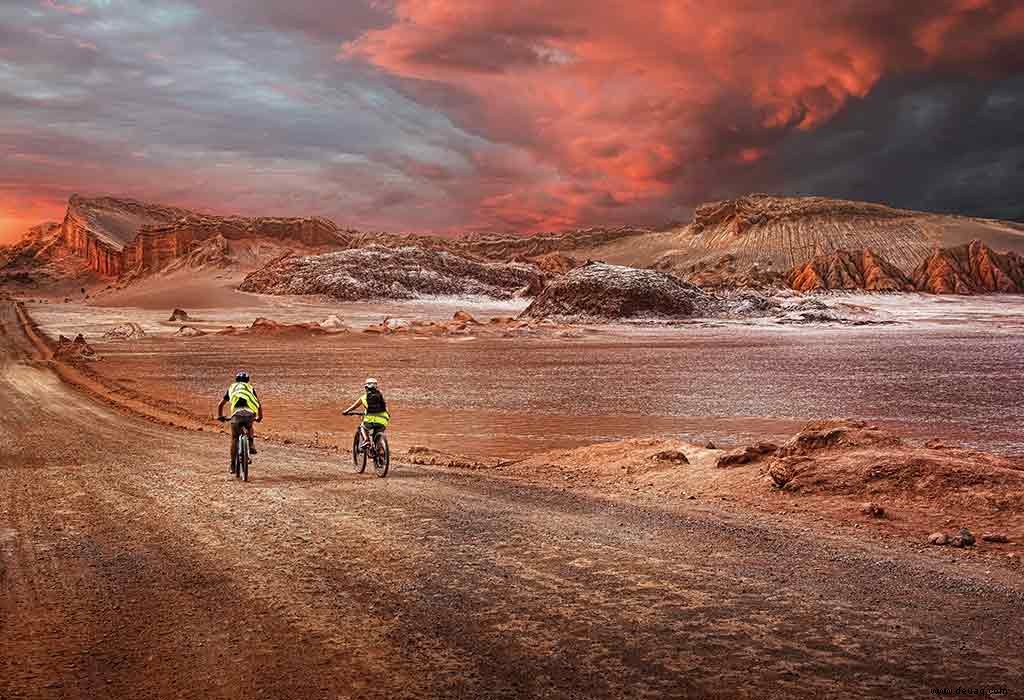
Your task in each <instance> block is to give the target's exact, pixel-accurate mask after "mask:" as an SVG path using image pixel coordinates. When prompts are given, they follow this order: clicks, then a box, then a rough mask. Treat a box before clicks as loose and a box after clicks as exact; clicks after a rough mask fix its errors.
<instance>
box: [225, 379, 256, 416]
mask: <svg viewBox="0 0 1024 700" xmlns="http://www.w3.org/2000/svg"><path fill="white" fill-rule="evenodd" d="M239 399H245V402H246V403H247V404H249V406H248V408H249V409H251V410H252V411H254V412H256V413H258V412H259V410H260V400H259V399H257V398H256V390H255V389H253V388H252V384H249V383H247V382H235V383H234V384H232V385H231V386H229V387H228V401H230V402H231V412H232V413H234V412H235V406H237V405H238V400H239Z"/></svg>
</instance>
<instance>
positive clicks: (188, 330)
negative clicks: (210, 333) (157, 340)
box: [174, 326, 206, 338]
mask: <svg viewBox="0 0 1024 700" xmlns="http://www.w3.org/2000/svg"><path fill="white" fill-rule="evenodd" d="M174 335H176V336H180V337H182V338H198V337H199V336H201V335H206V333H205V331H201V330H199V329H198V328H193V327H192V326H181V327H180V328H179V329H178V330H177V332H176V333H175V334H174Z"/></svg>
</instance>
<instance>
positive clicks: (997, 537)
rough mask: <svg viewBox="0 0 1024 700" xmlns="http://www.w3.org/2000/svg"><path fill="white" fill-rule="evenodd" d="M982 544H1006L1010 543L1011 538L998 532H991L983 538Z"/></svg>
mask: <svg viewBox="0 0 1024 700" xmlns="http://www.w3.org/2000/svg"><path fill="white" fill-rule="evenodd" d="M981 541H982V542H993V543H996V544H1006V543H1007V542H1009V541H1010V538H1009V537H1007V536H1006V535H1004V534H1002V533H998V532H989V533H986V534H984V535H982V536H981Z"/></svg>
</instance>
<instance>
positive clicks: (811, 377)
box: [28, 295, 1024, 459]
mask: <svg viewBox="0 0 1024 700" xmlns="http://www.w3.org/2000/svg"><path fill="white" fill-rule="evenodd" d="M244 296H246V297H250V296H252V295H244ZM253 299H254V301H253V304H252V305H251V306H247V307H234V308H226V309H200V310H196V311H193V315H194V316H196V317H198V318H199V319H200V321H198V322H195V325H196V326H197V327H200V328H204V329H206V330H218V329H221V328H223V327H225V326H227V325H235V326H237V327H243V326H247V325H249V324H250V323H252V320H253V319H254V318H256V317H257V316H270V317H271V318H274V319H275V320H280V321H286V322H291V323H296V322H303V321H305V322H308V321H318V320H322V319H324V318H326V317H327V316H328V315H330V314H336V315H338V316H340V317H341V318H342V319H343V320H344V321H345V322H346V323H348V324H349V325H350V326H351V327H352V328H353V329H355V330H356V331H358V330H359V329H361V328H364V327H365V326H366V325H369V324H371V323H378V322H379V321H380V320H381V319H382V318H383V317H385V316H390V317H392V318H407V319H408V318H432V319H444V318H449V317H450V316H451V315H452V314H453V313H454V312H455V311H456V310H458V309H459V308H465V309H466V310H468V311H470V312H471V313H472V314H474V315H475V316H477V317H478V318H480V319H481V320H487V319H488V318H492V317H494V316H501V315H508V314H514V313H516V311H517V310H518V309H521V304H522V302H518V303H519V304H520V306H518V307H517V306H516V304H513V303H509V304H506V303H499V302H489V303H472V302H470V301H468V300H454V299H448V300H444V301H438V300H429V301H428V300H425V301H422V302H410V303H401V304H388V305H381V304H338V303H324V302H322V301H317V300H315V299H308V298H302V299H299V298H273V299H272V300H269V301H268V300H267V299H266V298H261V297H253ZM830 303H834V304H837V305H840V306H844V307H849V308H857V307H859V308H866V307H870V308H873V309H877V311H873V312H872V313H875V314H876V315H878V316H880V317H882V318H886V319H890V320H899V321H900V322H899V323H896V324H894V325H891V326H869V327H835V326H811V327H790V326H780V325H777V324H773V323H768V322H752V323H728V322H710V323H704V322H696V323H691V324H685V325H677V326H673V325H661V326H622V325H620V326H601V327H589V331H588V332H583V333H581V334H579V337H568V338H565V337H557V336H553V335H552V334H538V335H537V336H536V337H523V338H513V339H505V338H494V337H484V336H482V335H481V336H480V337H476V336H474V335H472V334H470V335H464V336H457V337H447V338H423V337H409V336H406V337H398V336H388V337H380V336H376V335H374V336H370V335H367V334H364V333H360V332H352V333H346V334H340V335H334V336H326V337H308V336H303V335H299V336H281V337H277V336H259V337H253V336H247V337H225V336H217V335H207V336H204V337H200V338H181V337H175V336H174V335H173V333H174V332H175V331H177V330H178V328H179V326H180V324H179V323H168V322H167V318H168V316H169V312H170V309H169V308H166V307H165V308H163V309H160V310H152V311H149V310H139V309H132V308H96V307H92V306H85V305H80V304H57V305H54V304H29V305H28V308H29V309H30V311H31V313H32V315H33V317H34V318H35V319H36V320H37V321H38V322H39V323H40V324H41V325H42V327H43V328H44V330H46V331H47V332H48V333H50V334H51V335H53V336H56V335H58V334H65V335H68V336H73V335H74V334H76V333H78V332H82V333H83V334H84V335H85V336H86V338H87V339H88V340H89V341H90V343H92V344H93V346H94V347H95V348H96V349H97V351H98V352H99V353H100V355H101V356H102V357H103V359H102V361H100V362H98V363H96V364H95V365H94V366H93V370H94V371H95V372H97V373H98V374H99V375H101V376H102V377H104V378H105V379H106V380H109V381H111V382H113V383H114V384H116V385H118V386H119V387H120V388H121V389H122V390H123V391H126V392H137V393H140V394H142V395H145V396H160V397H162V399H161V402H162V403H168V404H173V405H175V406H177V407H179V408H180V409H181V410H182V411H184V412H185V413H188V414H190V415H192V416H194V417H196V418H197V419H205V418H206V417H207V416H209V415H211V413H212V411H213V410H214V409H215V407H216V402H217V400H218V399H219V396H220V395H221V394H222V393H223V385H224V383H225V382H226V381H228V380H229V379H230V378H231V377H232V376H233V374H234V372H235V370H236V369H237V368H238V367H239V366H241V365H245V366H246V367H247V368H248V369H249V370H250V371H251V372H253V374H254V376H255V377H256V381H257V384H258V386H259V387H260V390H261V391H262V392H263V393H264V395H265V396H266V397H267V401H268V404H267V408H268V411H272V413H273V417H274V420H273V421H268V425H267V427H266V428H265V430H266V431H269V432H270V433H275V432H277V433H279V434H280V436H281V437H282V438H284V437H286V436H288V437H291V438H293V439H296V440H299V441H303V442H306V441H309V442H311V441H314V440H316V441H318V442H320V443H327V444H334V445H337V446H340V447H344V446H345V445H347V444H348V442H349V439H350V438H349V435H350V431H351V423H350V419H345V418H341V417H340V416H339V415H338V413H339V411H340V410H341V409H342V408H344V406H343V404H344V403H345V402H346V401H348V400H351V399H350V395H352V394H354V393H355V391H356V390H357V389H358V387H359V386H360V385H361V382H362V380H363V378H364V377H365V376H366V375H368V374H373V375H375V376H378V377H380V378H381V379H382V381H384V383H385V387H386V389H387V393H388V396H389V399H390V400H391V401H392V403H393V405H394V408H395V411H396V419H397V422H396V425H395V426H394V427H395V434H394V444H395V446H396V448H399V449H407V448H408V447H410V446H413V445H429V446H432V447H435V448H438V449H443V450H447V451H452V452H456V453H459V454H470V455H475V456H482V457H488V458H505V459H507V458H515V457H518V456H521V455H522V454H523V453H524V452H527V453H532V452H539V451H543V450H546V449H555V448H565V447H575V446H580V445H586V444H590V443H593V442H595V441H605V440H613V439H620V438H626V437H634V436H639V437H673V438H681V439H686V440H689V441H692V442H696V443H699V444H703V443H704V442H706V441H707V440H709V439H710V440H714V441H715V442H717V443H719V444H721V445H731V444H745V443H748V442H752V441H755V440H758V439H771V440H775V441H780V440H784V439H786V438H788V437H789V436H790V435H791V434H793V433H794V432H796V430H798V429H799V428H800V426H801V425H803V423H805V422H806V421H808V420H812V419H818V418H838V417H843V418H862V419H865V420H870V421H875V422H879V423H881V424H884V425H888V426H891V427H894V428H898V429H899V430H900V431H901V432H903V433H905V434H908V435H912V436H918V437H920V438H921V439H927V438H931V437H935V436H942V437H944V438H945V439H949V440H953V441H962V442H964V443H965V444H966V445H968V446H972V447H976V448H979V449H985V450H994V451H997V452H1003V453H1008V454H1024V433H1022V431H1021V430H1020V425H1021V424H1022V423H1024V404H1022V403H1021V402H1017V401H1008V400H1007V397H1008V396H1012V395H1020V394H1021V392H1022V391H1024V383H1022V382H1024V372H1022V371H1021V370H1022V369H1024V367H1022V360H1021V357H1022V354H1021V337H1022V335H1024V305H1022V302H1021V301H1020V299H1018V298H1017V297H984V298H981V297H978V298H969V299H960V298H945V297H941V298H940V297H929V296H923V295H907V296H901V297H895V296H870V295H846V296H839V297H836V298H835V299H833V300H832V302H830ZM127 321H134V322H137V323H139V324H140V325H141V326H142V327H143V328H144V329H145V331H146V332H147V334H149V335H147V337H145V338H143V339H142V340H139V341H104V340H103V339H102V336H103V334H104V333H105V332H106V331H108V330H110V329H111V328H112V327H114V326H115V325H117V324H120V323H124V322H127ZM583 330H587V328H584V329H583ZM924 367H927V368H928V369H927V371H924V370H923V369H922V368H924ZM310 387H326V391H324V392H316V393H311V392H310V391H309V388H310Z"/></svg>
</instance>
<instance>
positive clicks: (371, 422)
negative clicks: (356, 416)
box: [344, 377, 391, 450]
mask: <svg viewBox="0 0 1024 700" xmlns="http://www.w3.org/2000/svg"><path fill="white" fill-rule="evenodd" d="M363 388H364V390H365V391H363V395H362V396H360V397H359V398H358V399H356V400H355V401H353V402H352V405H351V406H349V407H348V408H346V409H345V411H344V415H349V414H350V413H352V412H353V411H355V410H356V409H357V408H358V407H359V406H362V407H363V411H364V413H365V414H366V415H364V416H363V422H362V423H360V424H359V439H360V443H361V444H360V445H359V449H361V450H365V449H366V447H367V445H369V444H370V431H373V430H384V429H385V428H387V427H388V423H390V422H391V414H390V413H388V404H387V402H386V401H385V400H384V394H382V393H381V392H380V388H379V387H378V386H377V380H376V379H374V378H373V377H368V378H367V379H366V384H365V385H364V387H363Z"/></svg>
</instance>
